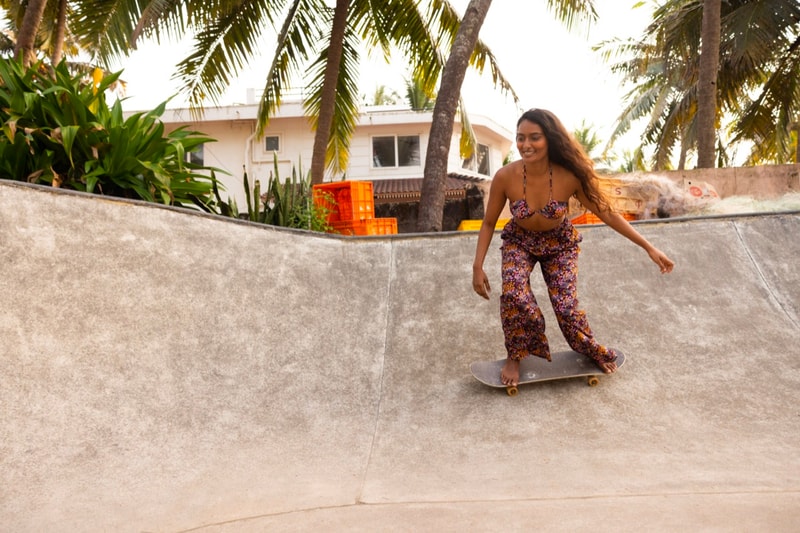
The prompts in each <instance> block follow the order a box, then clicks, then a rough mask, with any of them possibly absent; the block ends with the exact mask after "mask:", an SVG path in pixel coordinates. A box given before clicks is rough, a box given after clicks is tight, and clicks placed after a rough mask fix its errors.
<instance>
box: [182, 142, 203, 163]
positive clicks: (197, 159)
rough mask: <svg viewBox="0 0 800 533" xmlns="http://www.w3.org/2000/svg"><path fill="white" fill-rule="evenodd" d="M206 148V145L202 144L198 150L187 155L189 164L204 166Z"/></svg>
mask: <svg viewBox="0 0 800 533" xmlns="http://www.w3.org/2000/svg"><path fill="white" fill-rule="evenodd" d="M204 146H205V145H204V144H200V145H198V146H197V148H195V149H194V150H192V151H191V152H189V153H188V154H186V160H187V161H188V162H189V163H192V164H193V165H202V164H203V159H204V158H203V152H204V150H203V147H204Z"/></svg>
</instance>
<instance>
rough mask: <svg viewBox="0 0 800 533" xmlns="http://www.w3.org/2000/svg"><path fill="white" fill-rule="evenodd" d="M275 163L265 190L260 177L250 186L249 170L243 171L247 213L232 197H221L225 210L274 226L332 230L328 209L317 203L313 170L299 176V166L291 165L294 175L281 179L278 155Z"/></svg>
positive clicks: (232, 214)
mask: <svg viewBox="0 0 800 533" xmlns="http://www.w3.org/2000/svg"><path fill="white" fill-rule="evenodd" d="M273 164H274V173H273V172H270V178H269V183H268V185H267V189H266V191H265V192H264V193H263V194H262V192H261V183H260V181H259V180H256V181H255V182H254V183H253V185H252V187H251V185H250V180H249V179H248V177H247V173H246V172H245V173H244V177H243V178H242V181H243V184H244V192H245V199H246V201H247V212H246V213H240V212H239V210H238V207H237V206H236V202H235V201H233V200H229V201H228V202H227V203H225V202H222V201H221V200H220V199H219V197H218V203H219V205H220V207H221V211H222V213H223V214H224V215H227V216H231V217H238V218H244V219H246V220H250V221H252V222H260V223H262V224H270V225H273V226H282V227H286V228H299V229H307V230H311V231H323V232H324V231H328V230H330V229H331V227H330V225H329V224H328V210H327V209H326V208H324V207H320V206H317V205H316V204H315V203H314V198H313V192H314V191H313V187H312V185H311V173H310V172H309V173H307V174H306V177H305V178H300V177H298V172H297V171H296V169H295V168H294V167H292V176H291V178H285V179H283V180H281V179H280V177H279V172H278V156H277V155H275V156H274V163H273ZM300 173H302V170H301V171H300ZM217 194H218V193H217Z"/></svg>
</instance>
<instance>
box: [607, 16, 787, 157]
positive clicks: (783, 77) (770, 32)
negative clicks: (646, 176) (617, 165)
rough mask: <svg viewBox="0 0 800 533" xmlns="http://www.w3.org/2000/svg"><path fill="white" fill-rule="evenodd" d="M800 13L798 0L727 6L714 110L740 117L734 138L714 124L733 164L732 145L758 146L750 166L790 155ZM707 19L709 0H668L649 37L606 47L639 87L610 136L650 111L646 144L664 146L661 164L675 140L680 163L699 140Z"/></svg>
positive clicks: (721, 152) (721, 149) (720, 152)
mask: <svg viewBox="0 0 800 533" xmlns="http://www.w3.org/2000/svg"><path fill="white" fill-rule="evenodd" d="M798 20H800V3H798V2H786V1H785V0H728V1H726V2H723V3H722V4H721V15H720V53H719V68H718V75H717V83H716V111H715V116H716V117H725V116H727V117H731V118H732V126H731V128H730V131H729V135H730V137H731V139H730V141H729V146H725V145H724V144H723V142H722V139H721V137H722V135H720V133H724V132H720V131H719V129H720V127H719V125H718V121H717V124H715V129H716V131H717V134H718V135H717V139H716V143H717V146H716V151H717V158H718V164H719V165H724V164H725V161H726V159H727V157H728V155H727V151H728V150H729V149H730V148H731V147H735V146H736V145H737V143H742V142H749V143H751V144H752V146H753V149H752V152H751V155H750V157H749V159H748V161H747V163H749V164H755V163H757V162H759V161H774V162H784V161H786V160H789V159H791V157H792V153H793V150H792V149H791V147H792V143H793V140H792V139H793V136H792V132H791V124H792V123H793V122H794V121H796V117H797V116H800V90H798V88H800V85H799V84H800V81H798V80H799V79H800V27H799V26H798ZM702 24H703V0H669V1H667V2H666V3H664V4H663V5H662V6H661V7H660V8H658V9H656V10H655V12H654V15H653V22H652V24H651V25H650V26H648V28H647V29H646V31H645V33H644V36H643V37H642V38H641V39H639V40H632V41H628V42H622V43H620V42H618V41H612V42H607V43H602V44H601V45H600V46H599V47H598V48H600V49H602V50H603V54H604V57H605V58H606V59H607V60H608V59H610V58H611V57H621V58H622V59H621V60H620V61H619V62H617V63H616V64H614V65H612V70H613V71H614V72H617V73H621V74H622V75H623V77H624V78H625V81H627V82H630V83H632V84H633V85H634V88H633V89H632V90H631V91H630V92H629V93H628V95H627V96H626V102H627V106H626V108H625V109H624V110H623V112H622V114H621V115H620V117H619V119H618V125H617V128H616V130H615V132H614V134H613V135H612V138H611V139H610V141H609V144H611V143H613V142H614V140H615V139H616V138H618V137H619V136H620V135H622V134H623V133H625V132H626V131H627V130H628V129H629V128H630V127H631V125H632V124H633V123H634V122H636V121H637V120H638V119H644V118H647V119H648V120H647V122H646V125H645V129H644V133H643V135H642V140H643V142H642V145H641V146H640V148H642V149H644V148H646V147H647V146H653V147H655V153H654V155H653V167H654V168H655V169H663V168H667V167H668V166H669V158H670V155H671V152H672V151H673V150H674V148H675V147H676V145H677V146H678V147H679V149H680V151H681V157H680V161H681V163H679V167H680V168H682V167H683V161H685V159H686V153H687V152H688V151H691V150H693V149H695V148H697V147H698V133H699V124H698V105H699V91H700V85H701V84H700V81H699V79H700V63H699V58H700V56H701V48H700V44H701V39H700V36H701V29H702ZM706 88H708V84H706ZM752 95H755V97H754V98H753V96H752ZM706 127H707V126H706ZM712 144H713V141H712ZM698 155H699V154H698ZM712 166H713V165H712Z"/></svg>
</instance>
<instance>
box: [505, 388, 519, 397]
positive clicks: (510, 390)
mask: <svg viewBox="0 0 800 533" xmlns="http://www.w3.org/2000/svg"><path fill="white" fill-rule="evenodd" d="M506 392H507V393H508V395H509V396H516V395H517V393H518V392H519V389H517V388H516V387H506Z"/></svg>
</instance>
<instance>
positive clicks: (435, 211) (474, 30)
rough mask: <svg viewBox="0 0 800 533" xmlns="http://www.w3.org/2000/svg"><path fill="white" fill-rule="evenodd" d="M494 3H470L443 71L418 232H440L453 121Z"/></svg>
mask: <svg viewBox="0 0 800 533" xmlns="http://www.w3.org/2000/svg"><path fill="white" fill-rule="evenodd" d="M491 5H492V0H470V3H469V5H468V6H467V10H466V12H465V13H464V17H463V18H462V20H461V26H459V28H458V33H456V38H455V41H454V42H453V47H452V49H451V50H450V56H449V57H448V58H447V62H446V63H445V65H444V70H442V83H441V86H440V87H439V92H438V94H437V97H436V104H435V105H434V106H433V122H432V123H431V131H430V135H429V136H428V149H427V151H426V153H425V169H424V171H423V179H422V190H421V191H420V195H421V196H420V202H419V214H418V215H417V231H420V232H428V231H441V230H442V217H443V215H444V195H445V184H446V179H447V160H448V158H449V155H450V141H451V139H452V138H453V121H454V120H455V116H456V111H457V109H458V99H459V96H460V95H461V85H462V84H463V83H464V77H465V76H466V73H467V67H468V66H469V58H470V56H471V55H472V52H473V50H474V49H475V44H476V43H477V42H478V34H479V33H480V30H481V26H483V21H484V19H485V18H486V13H487V12H488V11H489V7H490V6H491Z"/></svg>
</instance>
